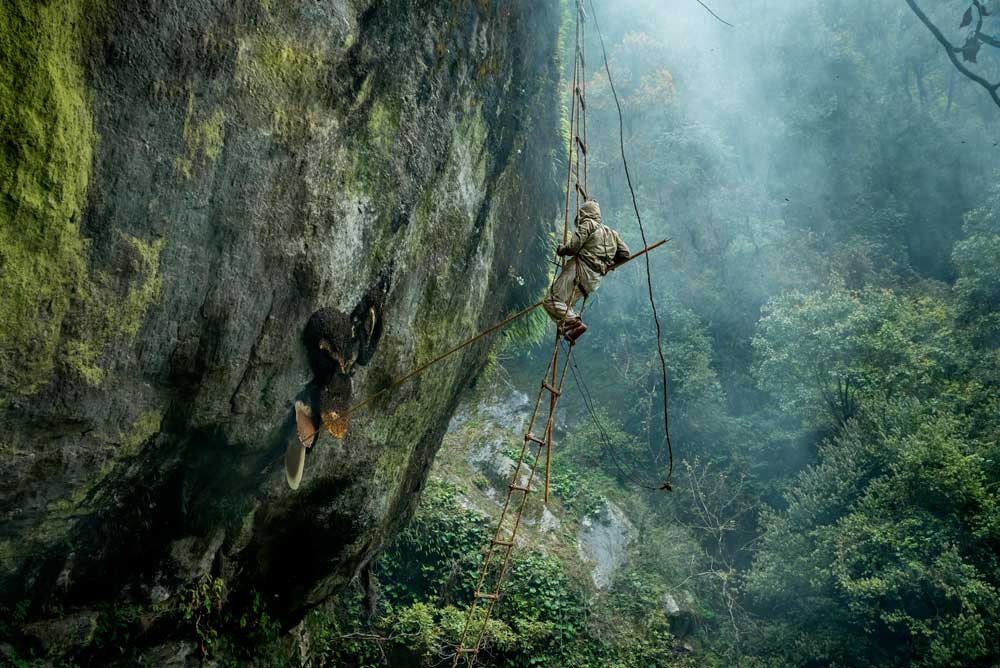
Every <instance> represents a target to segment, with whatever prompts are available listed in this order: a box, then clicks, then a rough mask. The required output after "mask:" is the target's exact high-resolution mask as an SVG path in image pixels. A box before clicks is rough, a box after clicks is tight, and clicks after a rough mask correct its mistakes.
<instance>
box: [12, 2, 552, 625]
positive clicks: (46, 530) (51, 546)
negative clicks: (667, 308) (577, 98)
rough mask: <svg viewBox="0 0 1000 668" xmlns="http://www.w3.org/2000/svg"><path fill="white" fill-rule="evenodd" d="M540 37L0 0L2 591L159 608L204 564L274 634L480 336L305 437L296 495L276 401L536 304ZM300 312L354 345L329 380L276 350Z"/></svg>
mask: <svg viewBox="0 0 1000 668" xmlns="http://www.w3.org/2000/svg"><path fill="white" fill-rule="evenodd" d="M560 20H561V8H560V7H559V6H558V3H557V2H555V0H551V1H549V0H546V1H543V2H539V1H537V0H508V1H505V2H488V1H482V2H451V1H444V0H439V1H434V2H431V1H426V2H404V1H402V0H396V1H385V2H366V1H364V0H323V1H320V2H293V1H291V0H243V1H238V2H230V1H229V0H225V1H223V0H188V1H186V2H180V1H178V0H144V1H141V2H127V3H126V2H114V1H112V0H67V2H62V3H48V4H45V5H36V3H35V2H32V1H30V0H15V1H14V2H13V3H8V4H5V6H4V8H2V9H0V32H2V35H3V37H4V44H5V46H4V50H3V51H4V52H3V54H2V55H0V103H2V107H0V109H2V112H3V119H2V123H3V126H2V130H3V151H2V153H0V167H2V168H3V169H2V170H0V173H2V189H3V192H2V201H0V288H2V290H0V315H2V322H3V325H2V329H0V383H2V384H0V402H2V404H0V405H2V409H0V451H2V464H0V466H2V471H0V480H2V481H3V482H2V483H0V513H2V514H0V517H2V522H0V567H2V571H0V578H2V581H0V592H3V593H2V594H0V597H2V599H3V601H2V603H4V604H6V605H11V604H12V603H14V602H16V601H22V600H29V601H30V611H31V612H30V613H29V615H28V616H29V618H43V617H45V616H46V615H50V614H51V613H48V612H46V611H49V610H52V609H53V608H55V607H58V608H60V609H62V610H64V611H67V610H82V611H86V610H90V609H93V608H95V607H96V606H99V605H101V604H102V603H104V602H107V601H114V600H125V601H129V602H132V603H135V604H138V605H156V604H162V603H163V602H165V601H166V602H169V600H170V598H171V597H172V596H175V595H176V594H177V592H178V591H181V590H182V589H183V588H184V587H189V586H191V585H192V584H193V583H197V582H199V581H202V579H203V578H205V577H206V576H209V575H211V576H212V577H219V578H222V579H223V580H224V581H225V582H226V584H227V587H228V588H229V590H230V591H231V592H232V593H233V595H235V596H241V595H243V596H249V595H250V592H255V593H257V594H260V595H261V596H262V597H263V600H265V601H267V603H268V606H269V609H270V610H271V613H272V614H273V615H275V616H276V617H277V618H279V619H280V620H282V622H283V623H284V624H292V623H294V622H295V621H296V620H297V619H298V618H299V617H300V616H301V613H302V612H303V610H304V609H305V608H306V607H308V606H310V605H312V604H315V603H317V602H319V601H321V600H322V599H323V598H324V597H326V596H328V595H329V594H330V593H332V592H335V591H337V590H338V589H339V588H340V587H341V586H342V585H343V584H344V583H345V582H346V581H347V580H348V579H349V578H350V577H351V576H352V575H353V574H354V573H355V572H357V570H358V569H359V568H360V567H361V566H362V565H363V564H364V563H365V562H366V560H367V559H369V558H370V557H371V556H372V555H373V554H374V553H375V552H376V551H377V550H378V549H379V548H380V546H382V544H383V543H384V541H385V540H386V538H387V537H389V536H391V535H392V534H393V533H394V532H395V531H397V530H398V529H399V528H400V526H401V525H402V524H403V523H404V522H405V521H406V519H407V518H408V516H409V514H410V512H411V511H412V508H413V506H414V503H415V501H416V498H417V495H418V494H419V492H420V490H421V487H422V485H423V483H424V480H425V477H426V474H427V471H428V468H429V465H430V463H431V460H432V458H433V456H434V454H435V452H436V450H437V448H438V446H439V444H440V441H441V437H442V434H443V432H444V430H445V427H446V425H447V423H448V420H449V417H450V416H451V413H452V412H453V409H454V407H455V405H456V402H457V398H458V394H459V392H460V391H461V389H462V388H463V387H465V386H466V385H468V383H469V382H470V381H471V380H472V379H473V378H474V376H475V374H476V372H477V371H478V370H479V369H480V368H481V367H482V365H483V363H484V360H485V355H486V352H487V349H488V345H489V340H487V341H485V342H484V343H483V344H481V345H477V346H473V347H470V348H469V349H467V350H466V351H464V352H463V353H461V354H459V355H456V356H454V357H452V358H449V359H448V360H447V361H445V362H443V363H442V364H440V365H438V366H436V367H434V368H432V369H430V370H428V371H427V372H426V373H424V374H423V375H422V376H420V378H419V379H418V380H415V381H413V382H411V383H409V384H407V385H405V386H403V387H401V388H399V389H397V390H396V391H394V392H391V393H389V394H388V395H386V396H384V397H382V398H380V399H378V400H377V401H375V402H373V403H372V404H370V405H369V406H367V407H366V408H365V409H364V410H363V411H361V412H358V413H357V414H356V415H355V416H353V418H352V421H351V424H350V428H349V430H348V433H347V436H346V438H344V439H343V440H335V439H333V438H331V437H330V436H329V435H327V434H323V435H321V436H320V438H319V440H318V442H317V443H316V445H315V446H314V448H313V449H312V451H311V452H310V454H309V457H308V460H307V464H306V472H305V478H304V480H303V482H302V487H301V488H300V489H299V490H298V491H296V492H293V491H291V490H290V489H288V487H287V486H286V484H285V479H284V472H283V461H282V460H283V455H284V451H285V447H286V443H287V441H288V439H289V438H293V413H292V405H293V402H294V401H295V400H296V399H297V398H298V399H302V400H303V401H306V402H316V401H318V400H327V399H330V396H332V400H333V401H334V403H336V402H340V405H346V404H349V403H350V402H351V401H352V400H356V399H358V398H361V397H364V396H367V395H369V394H371V393H372V392H374V391H375V390H377V389H379V388H380V387H382V386H383V385H384V384H385V383H386V382H387V381H388V380H389V379H391V378H393V377H396V376H398V375H400V374H401V373H403V372H405V371H407V370H408V369H410V368H412V367H413V366H415V365H416V364H418V363H421V362H423V361H426V360H427V359H429V358H430V357H431V356H433V355H434V354H436V353H438V352H440V351H442V350H444V349H446V348H447V347H448V346H449V345H450V344H452V343H454V342H456V341H460V340H462V339H463V338H465V337H467V336H470V335H471V334H473V333H475V332H477V331H478V330H480V329H482V328H483V327H484V326H486V325H488V324H489V323H491V322H494V321H495V320H497V319H499V317H502V314H503V313H504V312H506V311H507V310H508V309H510V308H513V307H515V306H517V305H518V304H523V303H526V302H528V301H529V300H530V299H531V298H532V297H533V296H534V295H535V294H537V292H538V291H539V289H540V288H541V287H542V285H543V284H544V277H545V274H546V264H545V261H544V251H545V246H546V243H545V241H546V236H545V232H546V230H547V223H548V221H550V220H552V219H553V218H554V217H555V216H556V215H557V212H558V206H559V185H558V183H557V177H556V174H555V168H554V161H553V158H554V156H556V155H557V151H558V144H559V133H558V128H559V108H560V106H559V103H558V92H557V83H558V76H559V68H558V63H557V56H556V53H557V42H558V39H557V38H558V30H559V23H560ZM8 45H9V46H8ZM321 309H328V312H329V313H336V314H339V316H338V317H341V318H342V319H343V322H347V323H350V326H349V327H347V331H346V332H344V333H343V335H344V336H345V337H347V338H348V339H350V338H352V337H353V338H354V339H358V338H360V339H361V340H360V341H354V345H360V346H362V347H363V346H366V345H369V346H370V347H371V349H370V350H368V351H367V352H368V353H369V355H368V357H370V359H368V360H363V359H361V358H358V359H357V360H356V362H355V360H354V359H352V360H348V364H347V365H346V366H345V367H344V368H342V369H341V371H342V372H344V373H341V374H340V376H338V378H340V380H339V381H338V383H339V384H337V386H336V387H334V388H332V389H331V388H328V387H319V385H320V384H322V383H320V382H319V381H318V380H317V381H315V382H314V379H315V378H316V377H317V370H316V368H315V364H313V365H312V366H311V365H310V359H311V357H310V356H311V355H312V354H314V353H315V352H316V351H312V350H307V349H306V346H305V344H304V343H303V331H304V328H305V326H306V323H307V321H309V319H310V317H311V316H312V315H313V314H314V313H316V312H317V311H320V310H321ZM352 316H353V319H352ZM375 328H377V329H378V331H379V332H380V336H374V337H373V336H371V332H372V330H373V329H375ZM313 361H315V360H313ZM364 361H367V364H362V363H361V362H364ZM350 362H355V363H354V364H353V368H352V369H351V373H346V371H347V367H349V366H350ZM341 376H342V377H341ZM324 393H326V394H324ZM319 397H325V399H317V398H319Z"/></svg>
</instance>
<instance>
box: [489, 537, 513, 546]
mask: <svg viewBox="0 0 1000 668" xmlns="http://www.w3.org/2000/svg"><path fill="white" fill-rule="evenodd" d="M490 542H491V543H493V544H494V545H501V546H503V547H514V541H512V540H497V539H496V538H492V539H490Z"/></svg>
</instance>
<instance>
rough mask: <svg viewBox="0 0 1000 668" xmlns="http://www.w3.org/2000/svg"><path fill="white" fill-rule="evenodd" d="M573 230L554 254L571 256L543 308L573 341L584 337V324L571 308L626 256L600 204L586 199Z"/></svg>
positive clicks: (569, 339) (625, 246)
mask: <svg viewBox="0 0 1000 668" xmlns="http://www.w3.org/2000/svg"><path fill="white" fill-rule="evenodd" d="M574 226H575V229H574V231H573V236H572V237H571V238H570V240H569V242H568V243H566V244H563V245H561V246H559V248H558V249H557V250H556V254H557V255H559V256H561V257H566V256H569V257H570V259H569V260H567V261H566V262H565V263H564V264H563V268H562V271H561V272H560V274H559V276H558V277H557V278H556V280H555V281H554V282H553V283H552V285H551V287H550V288H549V292H548V295H546V297H545V300H544V301H543V302H542V307H543V308H544V309H545V312H546V313H548V314H549V317H550V318H552V320H553V321H555V323H556V324H557V325H559V331H560V333H562V334H563V335H564V336H565V337H566V339H567V340H568V341H569V342H570V343H571V344H572V343H576V340H577V339H579V338H580V337H581V336H583V333H584V332H586V331H587V326H586V325H585V324H583V320H582V319H581V318H580V316H579V315H578V314H577V313H576V311H574V310H573V307H574V306H575V305H576V302H577V301H578V300H579V299H580V297H584V298H586V297H587V296H589V295H591V294H592V293H593V292H594V291H595V290H597V288H598V287H600V285H601V279H602V278H603V277H604V276H605V275H606V274H607V273H608V272H609V271H613V270H614V269H615V267H617V266H618V265H619V264H621V263H623V262H624V261H625V260H628V259H629V249H628V246H627V245H626V244H625V242H624V241H622V238H621V237H620V236H618V232H616V231H615V230H613V229H611V228H610V227H608V226H607V225H605V224H604V223H603V221H602V220H601V206H600V205H599V204H598V203H597V201H596V200H588V201H586V202H584V204H583V206H581V207H580V210H579V211H578V212H577V214H576V220H575V221H574Z"/></svg>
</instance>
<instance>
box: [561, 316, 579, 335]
mask: <svg viewBox="0 0 1000 668" xmlns="http://www.w3.org/2000/svg"><path fill="white" fill-rule="evenodd" d="M582 324H583V321H581V320H580V319H579V318H573V319H572V320H566V321H565V322H563V323H562V324H560V325H559V333H560V334H562V335H563V336H565V337H566V338H567V339H569V336H570V333H571V332H572V331H573V330H574V329H576V328H577V327H579V326H580V325H582Z"/></svg>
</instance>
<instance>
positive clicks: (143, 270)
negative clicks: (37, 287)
mask: <svg viewBox="0 0 1000 668" xmlns="http://www.w3.org/2000/svg"><path fill="white" fill-rule="evenodd" d="M124 239H125V241H126V242H127V243H128V245H129V248H130V249H131V251H132V255H133V259H134V264H135V265H136V266H135V269H136V270H137V273H138V275H139V278H138V279H137V280H134V281H132V282H131V283H130V285H129V287H128V291H127V292H126V293H125V295H124V296H121V295H120V294H119V291H118V289H116V287H115V285H114V281H113V279H112V278H111V277H110V276H108V275H107V274H104V273H102V274H100V275H98V276H97V277H96V278H95V280H93V281H92V282H89V283H88V284H87V286H86V293H85V294H84V295H83V298H84V300H85V301H84V304H83V312H82V313H81V314H80V318H81V319H82V321H83V322H84V323H85V325H86V326H85V327H84V328H83V331H82V334H81V335H80V336H78V337H75V338H72V339H69V340H67V341H66V343H65V351H64V359H65V361H66V363H67V365H68V366H69V368H71V369H73V370H74V371H76V373H78V374H79V375H80V377H81V378H83V380H85V381H86V382H87V383H88V384H89V385H99V384H100V383H101V381H102V380H103V379H104V371H103V370H102V369H101V368H100V367H99V366H98V360H99V358H100V355H101V353H102V352H103V351H104V349H105V348H106V347H107V346H108V345H109V344H110V343H112V342H113V341H115V340H119V341H124V342H126V343H131V342H133V341H134V340H135V337H136V335H137V334H138V333H139V328H140V327H141V326H142V321H143V318H144V316H145V315H146V310H147V309H148V308H149V306H150V305H151V304H152V303H153V302H154V301H155V300H156V299H157V297H159V294H160V289H161V287H162V286H163V279H162V277H161V276H160V253H161V252H162V250H163V246H164V244H165V243H166V239H158V240H157V241H154V242H147V241H143V240H142V239H138V238H136V237H131V236H125V237H124Z"/></svg>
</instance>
